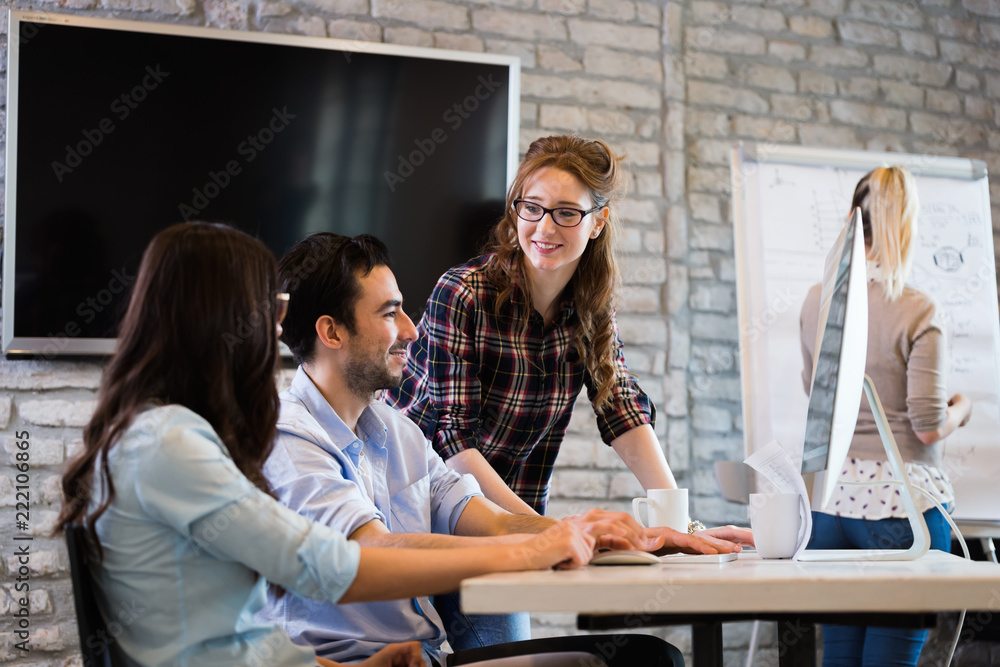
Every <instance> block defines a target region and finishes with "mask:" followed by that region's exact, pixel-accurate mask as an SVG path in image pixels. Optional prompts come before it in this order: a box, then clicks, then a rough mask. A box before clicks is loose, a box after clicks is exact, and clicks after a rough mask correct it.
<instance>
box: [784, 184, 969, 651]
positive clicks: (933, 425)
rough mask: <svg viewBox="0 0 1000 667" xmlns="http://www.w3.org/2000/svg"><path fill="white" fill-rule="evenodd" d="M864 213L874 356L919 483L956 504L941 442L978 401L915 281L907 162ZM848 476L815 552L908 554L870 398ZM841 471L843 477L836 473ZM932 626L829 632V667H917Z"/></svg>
mask: <svg viewBox="0 0 1000 667" xmlns="http://www.w3.org/2000/svg"><path fill="white" fill-rule="evenodd" d="M857 208H860V209H861V215H862V222H863V227H864V236H865V250H866V254H867V258H868V267H867V270H868V358H867V361H866V363H865V374H867V375H869V376H870V377H871V378H872V381H873V382H874V384H875V386H876V388H877V389H878V393H879V399H880V401H881V402H882V405H883V407H884V408H885V412H886V418H887V420H888V425H889V427H890V429H891V430H892V433H893V437H894V438H895V440H896V445H897V446H898V447H899V452H900V454H901V455H902V458H903V468H904V470H905V471H906V473H907V475H908V477H909V482H910V484H911V485H912V486H913V487H914V488H919V489H923V490H924V491H926V492H927V493H929V494H930V495H932V496H933V497H935V498H936V499H937V500H938V501H939V502H940V503H941V504H942V506H945V507H949V505H950V504H951V503H953V502H954V500H955V493H954V490H953V489H952V486H951V482H950V481H949V479H948V475H947V474H946V473H945V471H944V470H943V469H942V467H941V454H942V443H941V441H942V440H943V439H944V438H946V437H948V436H949V435H950V434H951V433H953V432H954V431H955V430H956V429H957V428H959V427H960V426H964V425H965V423H966V422H967V421H968V420H969V416H970V415H971V413H972V402H971V401H970V400H969V399H968V398H966V397H964V396H962V395H961V394H955V395H954V396H952V397H951V398H950V399H949V398H948V394H947V391H946V387H945V382H944V379H945V373H946V369H947V361H946V345H945V336H944V330H943V322H942V318H941V316H940V313H939V312H938V309H937V305H936V304H935V303H934V301H933V300H932V299H931V298H930V297H929V296H927V295H926V294H924V293H923V292H920V291H918V290H915V289H913V288H912V287H907V286H906V279H907V277H908V276H909V273H910V268H911V266H912V262H913V245H914V242H915V241H916V238H917V212H918V210H919V205H918V201H917V188H916V183H915V182H914V180H913V176H912V175H911V174H910V172H909V170H907V169H906V168H905V167H880V168H878V169H874V170H872V171H870V172H869V173H867V174H865V176H864V177H863V178H862V179H861V180H860V181H859V182H858V184H857V187H856V188H855V191H854V200H853V201H852V202H851V211H854V210H855V209H857ZM821 288H822V285H815V286H814V287H813V288H812V289H811V290H810V291H809V294H808V295H807V296H806V300H805V302H804V304H803V305H802V315H801V319H800V333H801V343H802V358H803V364H804V367H803V369H802V382H803V384H804V386H805V389H806V392H809V390H810V387H811V383H812V373H813V351H814V350H815V347H816V327H817V326H818V322H819V311H820V298H821V291H822V289H821ZM848 456H849V458H848V460H847V462H846V464H845V466H844V469H843V470H842V471H839V472H840V476H839V477H838V478H837V479H838V480H839V481H841V482H851V485H850V486H846V485H845V486H841V485H839V484H838V485H837V488H836V489H834V492H833V497H832V499H831V501H830V504H829V507H831V508H834V509H832V510H830V511H827V510H824V511H822V512H813V533H812V538H811V539H810V541H809V548H811V549H907V548H909V547H910V546H911V545H912V544H913V531H912V530H911V528H910V525H909V520H908V519H907V518H906V510H905V509H904V508H903V506H902V503H901V502H900V501H899V493H900V492H899V491H897V490H895V489H896V488H897V487H896V486H894V485H887V484H884V483H883V482H884V481H886V480H891V478H892V472H891V471H890V470H889V469H888V466H887V465H885V452H884V449H883V446H882V439H881V437H880V436H879V434H878V429H877V428H876V425H875V417H874V415H873V414H872V409H871V406H870V405H869V404H868V400H867V399H866V398H864V397H862V399H861V409H860V412H859V414H858V423H857V426H856V427H855V429H854V437H853V439H852V440H851V448H850V450H849V452H848ZM831 472H833V471H831ZM914 501H915V502H916V504H917V507H918V508H919V509H920V511H922V512H923V515H924V519H925V520H926V522H927V528H928V530H929V531H930V536H931V548H932V549H940V550H943V551H950V549H951V535H950V531H949V527H948V523H947V520H946V519H945V517H944V516H943V515H942V514H941V513H940V512H938V510H937V509H936V508H935V507H934V505H933V504H932V503H931V502H929V501H928V500H927V499H926V498H925V497H924V496H923V495H922V494H918V496H917V497H916V498H914ZM926 638H927V630H911V629H907V628H884V627H874V626H863V625H858V626H846V625H824V626H823V647H824V648H823V665H824V667H842V666H845V665H850V666H852V667H853V666H856V665H863V666H870V667H875V666H876V665H877V666H878V667H893V666H898V667H905V666H906V665H916V664H917V659H918V658H919V657H920V651H921V649H922V647H923V645H924V641H925V640H926Z"/></svg>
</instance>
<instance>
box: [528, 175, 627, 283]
mask: <svg viewBox="0 0 1000 667" xmlns="http://www.w3.org/2000/svg"><path fill="white" fill-rule="evenodd" d="M520 198H521V199H524V200H527V201H530V202H534V203H536V204H538V205H539V206H544V207H545V208H557V207H560V206H565V207H568V208H575V209H579V210H581V211H586V210H589V209H591V208H593V207H594V200H593V198H592V197H591V195H590V191H589V190H588V189H587V187H586V186H585V185H584V184H583V183H582V182H581V181H580V179H578V178H577V177H576V176H574V175H573V174H570V173H569V172H567V171H563V170H562V169H557V168H555V167H544V168H542V169H539V170H538V171H536V172H535V173H534V174H532V175H531V176H529V177H528V179H527V180H526V181H525V182H524V191H523V194H522V195H521V197H520ZM607 214H608V209H607V208H603V209H600V210H598V211H595V212H593V213H590V214H588V215H585V216H584V217H583V221H582V222H581V223H580V224H579V225H577V226H576V227H560V226H559V225H557V224H555V222H553V221H552V216H551V215H550V214H548V213H546V214H545V215H544V216H543V217H542V219H541V220H538V221H536V222H528V221H527V220H524V219H522V218H520V217H518V219H517V239H518V242H519V243H520V245H521V251H522V252H523V253H524V257H525V259H526V260H527V261H526V263H525V270H526V271H527V273H528V278H529V280H531V282H532V283H533V284H534V285H536V286H539V287H542V286H548V285H554V286H556V287H560V286H563V285H565V284H567V283H568V282H569V280H570V278H572V277H573V272H574V271H576V267H577V265H578V264H579V263H580V257H582V256H583V251H584V250H586V248H587V243H589V242H590V239H591V238H596V237H597V236H598V235H599V234H600V232H601V230H602V229H604V225H605V223H606V222H607Z"/></svg>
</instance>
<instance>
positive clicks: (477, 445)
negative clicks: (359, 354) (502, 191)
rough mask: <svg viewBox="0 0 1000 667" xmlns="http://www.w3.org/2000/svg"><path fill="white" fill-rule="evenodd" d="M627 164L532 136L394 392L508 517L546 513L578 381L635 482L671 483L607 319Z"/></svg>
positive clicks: (433, 299) (586, 145) (571, 142)
mask: <svg viewBox="0 0 1000 667" xmlns="http://www.w3.org/2000/svg"><path fill="white" fill-rule="evenodd" d="M621 160H622V158H621V157H618V156H616V155H614V153H613V152H612V151H611V149H610V148H609V147H608V146H607V144H605V143H604V142H603V141H599V140H587V139H582V138H580V137H576V136H557V137H546V138H543V139H538V140H536V141H535V142H533V143H532V144H531V146H530V147H529V148H528V151H527V154H526V155H525V157H524V161H523V162H522V163H521V165H520V167H519V168H518V171H517V175H516V177H515V179H514V182H513V184H512V185H511V187H510V190H509V191H508V193H507V210H506V213H505V214H504V216H503V218H502V219H501V220H500V221H499V222H498V223H497V225H496V226H495V227H494V229H493V232H492V234H491V238H490V242H489V244H488V254H486V255H483V256H481V257H477V258H475V259H472V260H470V261H468V262H466V263H465V264H462V265H460V266H456V267H454V268H452V269H451V270H449V271H448V272H447V273H445V274H444V275H443V276H442V277H441V279H440V280H438V283H437V285H436V286H435V288H434V291H433V292H432V293H431V296H430V299H429V300H428V302H427V308H426V311H425V313H424V316H423V318H422V319H421V321H420V324H419V326H418V339H417V340H416V341H415V342H414V343H412V344H411V345H410V347H409V355H408V360H407V368H406V371H405V372H404V379H403V383H402V385H401V386H400V387H399V388H398V389H394V390H390V391H389V393H388V401H389V402H390V403H391V404H394V405H396V407H398V408H400V409H401V410H403V411H404V412H405V413H406V414H407V415H408V416H409V417H410V418H411V419H412V420H413V421H414V422H416V423H417V424H418V425H419V426H420V427H421V429H422V430H423V431H424V434H425V435H426V436H427V438H428V439H429V440H430V441H431V442H432V443H433V445H434V447H435V449H436V450H437V451H438V453H439V454H440V455H441V456H442V457H444V458H445V459H446V461H447V463H448V465H449V466H450V467H452V468H454V469H455V470H458V471H459V472H463V473H471V474H472V475H474V476H475V477H476V479H477V480H478V482H479V485H480V486H481V487H482V490H483V493H484V494H485V495H486V497H487V498H489V499H490V500H492V501H493V502H495V503H497V504H498V505H500V506H501V507H504V508H505V509H507V510H509V511H511V512H514V513H520V514H529V513H536V512H537V513H544V512H545V507H546V503H547V500H548V495H549V480H550V478H551V475H552V466H553V463H554V462H555V459H556V454H557V453H558V452H559V447H560V445H561V443H562V440H563V437H564V436H565V433H566V428H567V426H568V425H569V422H570V417H571V416H572V413H573V405H574V402H575V401H576V397H577V395H578V394H579V392H580V390H581V389H582V388H583V387H586V388H587V396H588V398H589V399H590V402H591V403H592V405H593V406H594V411H595V413H596V414H597V425H598V427H599V428H600V432H601V438H602V439H603V440H604V442H605V443H607V444H609V445H611V447H612V448H614V450H615V452H616V453H617V454H618V455H619V456H620V457H621V459H622V460H623V461H624V462H625V464H626V465H627V466H628V467H629V469H630V470H631V471H632V472H633V474H635V476H636V477H637V478H638V480H639V482H640V483H641V484H642V486H643V487H644V488H646V489H671V488H676V486H677V483H676V481H675V479H674V476H673V474H672V473H671V471H670V467H669V465H668V464H667V461H666V458H665V457H664V455H663V450H662V449H661V448H660V444H659V442H658V441H657V438H656V436H655V434H654V433H653V426H652V423H653V416H654V413H655V412H654V408H653V405H652V403H651V402H650V400H649V398H648V397H647V396H646V394H645V393H643V391H642V390H641V389H640V388H639V386H638V384H637V383H636V382H635V379H634V378H633V377H632V376H631V375H629V373H628V370H627V368H626V365H625V357H624V355H623V353H622V344H621V341H620V340H619V337H618V329H617V324H616V322H615V312H614V306H613V301H614V294H615V287H616V284H617V280H618V269H617V266H616V263H615V257H614V253H613V246H614V237H615V235H616V234H617V233H618V232H619V226H620V225H621V222H620V221H619V219H618V217H617V214H616V211H615V207H616V204H617V202H618V200H620V199H621V197H622V196H623V195H624V194H625V189H626V179H627V176H626V173H625V170H624V168H623V167H622V165H621ZM717 530H718V531H721V532H716V533H713V534H716V535H718V536H720V537H723V538H734V537H736V533H735V532H734V531H732V530H730V529H717ZM745 532H746V533H748V532H749V531H745ZM441 611H443V612H444V613H445V614H446V615H447V614H450V613H451V612H450V610H448V609H442V610H441ZM504 631H505V632H513V633H514V634H513V635H510V634H507V635H501V636H499V637H497V638H495V639H505V640H510V639H512V638H520V635H517V634H516V633H517V632H527V628H526V627H525V626H520V628H519V629H511V628H510V627H507V628H505V629H504ZM472 634H474V633H466V635H467V636H468V635H472ZM460 645H461V644H460Z"/></svg>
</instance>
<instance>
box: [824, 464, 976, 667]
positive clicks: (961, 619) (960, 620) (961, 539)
mask: <svg viewBox="0 0 1000 667" xmlns="http://www.w3.org/2000/svg"><path fill="white" fill-rule="evenodd" d="M837 484H842V485H844V486H869V485H870V484H871V483H870V482H849V481H843V480H842V481H839V482H837ZM879 484H897V485H900V486H902V484H903V482H902V481H900V480H895V479H891V480H890V479H887V480H879ZM912 488H914V489H916V490H917V491H919V492H920V493H922V494H924V495H925V496H926V497H927V498H928V499H929V500H930V501H931V502H932V503H934V507H936V508H937V509H938V511H939V512H941V514H942V515H943V516H944V518H945V520H946V521H947V522H948V525H950V526H951V530H952V532H953V533H954V534H955V537H956V538H957V539H958V543H959V544H960V545H962V553H963V554H965V560H968V561H971V560H972V556H970V555H969V546H968V545H967V544H966V543H965V538H964V537H962V532H961V531H960V530H959V529H958V526H956V525H955V522H954V521H953V520H952V518H951V515H950V514H948V512H947V510H945V508H944V506H943V505H942V504H941V502H940V501H939V500H938V499H937V498H935V497H934V496H933V495H931V493H930V491H928V490H926V489H922V488H920V487H917V486H914V487H912ZM965 612H966V610H965V609H963V610H962V613H961V614H959V616H958V629H957V630H955V640H954V641H953V642H952V643H951V651H949V652H948V661H947V662H945V663H944V667H950V665H951V660H952V658H953V657H954V656H955V649H956V648H958V640H959V639H960V638H961V636H962V624H963V623H965Z"/></svg>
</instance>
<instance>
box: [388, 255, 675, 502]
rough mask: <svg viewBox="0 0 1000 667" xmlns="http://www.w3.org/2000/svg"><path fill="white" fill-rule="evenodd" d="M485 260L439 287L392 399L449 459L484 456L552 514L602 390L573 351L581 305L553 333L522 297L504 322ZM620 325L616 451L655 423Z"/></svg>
mask: <svg viewBox="0 0 1000 667" xmlns="http://www.w3.org/2000/svg"><path fill="white" fill-rule="evenodd" d="M486 260H487V257H486V256H484V257H478V258H476V259H473V260H470V261H469V262H467V263H465V264H463V265H461V266H457V267H454V268H452V269H451V270H449V271H448V272H447V273H445V274H444V275H443V276H442V277H441V279H440V280H438V283H437V285H436V286H435V287H434V291H433V292H432V293H431V296H430V298H429V299H428V301H427V308H426V311H425V312H424V316H423V317H422V318H421V320H420V324H419V325H418V327H417V330H418V339H417V340H416V341H414V342H413V343H411V344H410V348H409V354H408V357H407V367H406V371H405V372H404V380H403V383H402V385H401V386H400V387H399V388H398V389H392V390H389V391H388V392H387V393H386V395H385V400H386V401H387V402H388V403H389V404H390V405H395V406H396V407H397V408H399V409H400V410H402V411H403V412H404V413H406V414H407V416H409V417H410V419H412V420H413V421H414V422H415V423H416V424H417V425H418V426H420V428H421V430H423V432H424V434H425V435H426V436H427V438H428V439H429V440H430V441H431V443H432V444H433V446H434V449H435V450H436V451H437V452H438V454H440V455H441V456H442V457H443V458H445V459H448V458H451V457H452V456H454V455H455V454H458V453H459V452H461V451H463V450H466V449H469V448H475V449H478V450H479V451H480V452H481V453H482V455H483V457H484V458H485V459H486V460H487V461H489V462H490V464H491V465H492V466H493V469H494V470H496V472H497V473H498V474H499V475H500V477H501V478H502V479H503V480H504V481H505V482H506V483H507V485H508V486H509V487H510V488H511V489H512V490H513V491H514V492H515V493H516V494H517V495H518V496H519V497H520V498H521V499H522V500H524V501H525V502H526V503H528V504H529V505H531V506H532V507H533V508H534V509H535V510H536V511H538V512H539V513H544V512H545V506H546V503H547V501H548V495H549V480H550V478H551V477H552V465H553V463H554V462H555V459H556V454H558V452H559V445H560V444H561V443H562V440H563V437H564V436H565V434H566V428H567V426H568V425H569V421H570V417H571V416H572V413H573V404H574V402H575V400H576V397H577V395H578V394H579V393H580V389H581V388H582V387H583V386H586V387H587V394H588V397H589V398H590V399H591V401H593V399H594V396H595V387H594V384H593V382H592V381H591V378H590V374H589V373H587V371H586V368H585V366H584V364H583V363H582V362H581V361H580V360H579V359H578V357H577V354H576V352H575V351H574V350H573V349H572V348H571V346H570V341H571V339H572V335H573V325H574V323H575V321H576V314H575V311H574V309H573V300H572V298H571V297H566V298H564V299H563V301H562V305H561V310H560V312H559V315H558V316H557V317H556V320H555V321H554V322H553V323H551V324H550V325H548V326H545V323H544V321H543V320H542V318H541V316H540V315H539V314H538V312H536V311H535V310H534V309H533V308H530V307H529V306H528V305H527V304H525V303H524V301H523V294H522V293H520V292H517V293H516V294H515V295H514V298H513V299H512V300H511V301H510V302H509V303H507V304H505V305H504V307H503V308H502V309H501V311H500V313H499V315H498V314H497V312H496V308H495V304H496V299H497V296H498V291H497V289H496V288H495V287H493V286H492V285H491V284H490V282H489V281H488V280H487V278H486V276H485V275H484V273H483V268H484V265H485V261H486ZM525 310H528V311H530V313H531V314H530V317H529V320H528V326H527V327H526V328H525V327H524V324H523V320H522V319H521V318H520V317H518V313H522V312H525ZM612 321H613V322H614V320H612ZM614 326H615V339H616V340H617V341H618V348H617V353H616V355H615V363H616V365H617V367H618V381H617V383H616V384H615V386H614V391H613V396H612V406H611V409H610V410H608V411H607V412H606V413H604V414H600V413H597V410H596V409H595V414H597V425H598V428H599V429H600V432H601V439H602V440H603V441H604V442H605V443H608V444H610V443H611V441H613V440H614V439H615V438H617V437H619V436H620V435H622V434H624V433H625V432H627V431H629V430H631V429H633V428H635V427H637V426H641V425H642V424H652V423H653V420H654V419H655V414H656V411H655V408H654V407H653V404H652V402H651V401H650V400H649V398H648V397H647V396H646V394H645V393H643V391H642V390H641V389H640V388H639V385H638V384H637V383H636V382H635V379H634V378H633V377H632V376H631V375H630V374H629V373H628V369H627V368H626V366H625V357H624V355H623V353H622V344H621V340H620V339H619V338H618V326H617V323H614Z"/></svg>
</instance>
